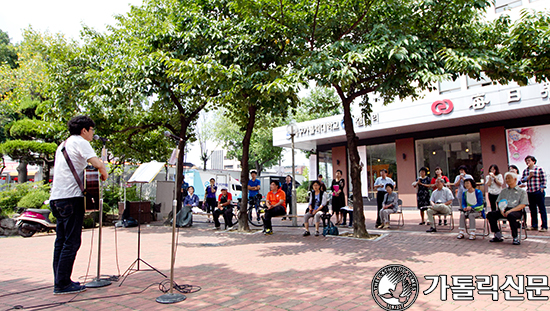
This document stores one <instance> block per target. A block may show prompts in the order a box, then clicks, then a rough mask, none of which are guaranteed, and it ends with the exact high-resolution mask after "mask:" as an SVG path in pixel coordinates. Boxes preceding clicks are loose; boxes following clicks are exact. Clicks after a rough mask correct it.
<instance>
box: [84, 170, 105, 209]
mask: <svg viewBox="0 0 550 311" xmlns="http://www.w3.org/2000/svg"><path fill="white" fill-rule="evenodd" d="M84 189H85V193H84V195H85V198H86V200H85V205H84V206H85V209H86V211H99V199H100V197H101V193H100V187H99V171H98V169H97V168H95V167H93V166H91V165H88V166H87V167H86V169H85V170H84Z"/></svg>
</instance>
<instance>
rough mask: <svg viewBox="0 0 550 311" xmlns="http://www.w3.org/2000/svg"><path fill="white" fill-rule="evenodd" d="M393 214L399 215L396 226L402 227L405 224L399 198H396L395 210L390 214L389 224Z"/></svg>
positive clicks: (401, 202)
mask: <svg viewBox="0 0 550 311" xmlns="http://www.w3.org/2000/svg"><path fill="white" fill-rule="evenodd" d="M393 214H397V215H399V217H398V218H397V224H396V226H397V227H403V226H404V225H405V218H404V217H403V201H402V200H401V199H398V200H397V212H395V213H392V214H390V226H391V225H392V222H391V215H393Z"/></svg>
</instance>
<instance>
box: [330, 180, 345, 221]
mask: <svg viewBox="0 0 550 311" xmlns="http://www.w3.org/2000/svg"><path fill="white" fill-rule="evenodd" d="M335 177H336V178H335V179H333V180H332V185H331V188H332V213H333V214H334V215H336V225H340V224H342V223H343V215H342V213H341V212H340V209H341V208H342V207H344V206H346V194H345V193H344V190H345V189H344V188H345V187H346V181H345V180H344V179H343V178H342V171H341V170H337V171H336V174H335Z"/></svg>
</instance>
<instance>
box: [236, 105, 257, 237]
mask: <svg viewBox="0 0 550 311" xmlns="http://www.w3.org/2000/svg"><path fill="white" fill-rule="evenodd" d="M255 121H256V106H255V105H252V106H249V107H248V124H247V126H246V132H245V134H244V137H243V156H242V158H241V168H242V171H241V184H242V187H243V190H242V197H243V199H242V201H241V209H240V211H239V212H240V214H239V231H250V227H249V226H248V213H247V209H248V158H249V157H248V153H249V152H250V138H251V137H252V130H253V129H254V123H255Z"/></svg>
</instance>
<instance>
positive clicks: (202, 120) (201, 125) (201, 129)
mask: <svg viewBox="0 0 550 311" xmlns="http://www.w3.org/2000/svg"><path fill="white" fill-rule="evenodd" d="M195 136H196V137H197V140H198V142H199V146H200V148H201V156H200V158H201V161H202V164H203V166H202V169H203V170H205V171H206V162H208V160H210V157H211V156H212V153H213V152H214V149H215V148H216V147H217V146H216V147H215V148H214V149H213V150H210V151H209V150H208V149H207V143H208V142H209V141H212V140H214V138H215V136H216V125H215V124H214V123H213V122H209V121H208V115H207V114H206V113H205V112H204V111H203V113H201V115H200V117H199V122H197V127H195Z"/></svg>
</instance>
